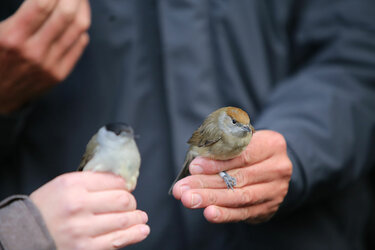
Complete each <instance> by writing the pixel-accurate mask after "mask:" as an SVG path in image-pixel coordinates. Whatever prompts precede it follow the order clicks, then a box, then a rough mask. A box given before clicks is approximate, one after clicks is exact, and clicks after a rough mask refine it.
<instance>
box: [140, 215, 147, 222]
mask: <svg viewBox="0 0 375 250" xmlns="http://www.w3.org/2000/svg"><path fill="white" fill-rule="evenodd" d="M141 216H142V221H143V223H146V222H147V221H148V216H147V214H146V213H145V212H143V213H142V215H141Z"/></svg>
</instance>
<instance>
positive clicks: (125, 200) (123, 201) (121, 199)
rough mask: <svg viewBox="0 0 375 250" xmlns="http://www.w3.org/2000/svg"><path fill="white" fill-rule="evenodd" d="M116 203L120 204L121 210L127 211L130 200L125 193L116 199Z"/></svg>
mask: <svg viewBox="0 0 375 250" xmlns="http://www.w3.org/2000/svg"><path fill="white" fill-rule="evenodd" d="M117 201H118V202H119V203H120V205H121V208H122V209H124V210H125V209H127V208H128V207H129V205H130V198H129V196H128V195H127V194H126V193H121V194H120V195H119V197H118V198H117Z"/></svg>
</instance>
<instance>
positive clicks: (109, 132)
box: [97, 122, 134, 147]
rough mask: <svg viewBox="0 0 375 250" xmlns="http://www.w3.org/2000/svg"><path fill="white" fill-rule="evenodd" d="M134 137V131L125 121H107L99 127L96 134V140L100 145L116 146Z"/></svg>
mask: <svg viewBox="0 0 375 250" xmlns="http://www.w3.org/2000/svg"><path fill="white" fill-rule="evenodd" d="M133 139H134V131H133V129H132V127H131V126H129V125H128V124H126V123H121V122H116V123H109V124H107V125H105V126H103V127H101V128H100V129H99V131H98V134H97V141H98V143H99V144H100V145H106V146H109V147H117V146H121V145H123V144H125V143H127V142H128V141H129V140H133Z"/></svg>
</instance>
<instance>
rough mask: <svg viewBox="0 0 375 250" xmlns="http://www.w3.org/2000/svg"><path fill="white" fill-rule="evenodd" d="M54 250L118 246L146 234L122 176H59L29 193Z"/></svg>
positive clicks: (144, 218)
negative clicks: (50, 237) (53, 241)
mask: <svg viewBox="0 0 375 250" xmlns="http://www.w3.org/2000/svg"><path fill="white" fill-rule="evenodd" d="M30 198H31V200H32V201H33V202H34V203H35V205H36V206H37V207H38V208H39V210H40V212H41V214H42V216H43V218H44V220H45V222H46V225H47V228H48V230H49V232H50V233H51V235H52V237H53V238H54V240H55V244H56V246H57V248H58V249H60V250H61V249H93V250H101V249H103V250H104V249H118V248H121V247H125V246H128V245H131V244H134V243H137V242H140V241H142V240H144V239H145V238H146V237H147V235H148V234H149V233H150V228H149V227H148V225H146V222H147V220H148V217H147V214H146V213H145V212H143V211H140V210H137V209H136V206H137V204H136V200H135V198H134V196H133V195H132V194H131V193H129V192H128V191H127V190H126V189H125V181H124V179H123V178H121V177H119V176H116V175H113V174H108V173H94V172H74V173H68V174H64V175H61V176H59V177H57V178H56V179H54V180H52V181H50V182H48V183H47V184H45V185H44V186H42V187H40V188H39V189H37V190H36V191H34V192H33V193H32V194H31V195H30Z"/></svg>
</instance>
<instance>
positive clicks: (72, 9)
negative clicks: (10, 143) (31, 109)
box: [0, 0, 91, 114]
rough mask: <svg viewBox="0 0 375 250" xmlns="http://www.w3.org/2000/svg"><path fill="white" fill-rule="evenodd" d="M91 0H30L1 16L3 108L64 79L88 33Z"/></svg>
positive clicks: (0, 91) (6, 110)
mask: <svg viewBox="0 0 375 250" xmlns="http://www.w3.org/2000/svg"><path fill="white" fill-rule="evenodd" d="M90 22H91V17H90V6H89V2H88V0H25V2H24V3H23V4H22V5H21V7H20V8H19V9H18V10H17V12H16V13H15V14H14V15H12V16H11V17H9V18H8V19H6V20H4V21H2V22H0V114H7V113H10V112H12V111H14V110H16V109H17V108H19V107H21V106H22V105H23V104H24V103H26V102H28V101H30V100H31V99H33V98H35V97H38V96H40V95H41V94H42V93H44V92H45V91H47V90H48V89H50V88H51V87H52V86H54V85H55V84H56V83H58V82H60V81H62V80H64V79H65V78H66V77H67V76H68V74H69V73H70V72H71V70H72V69H73V66H74V65H75V64H76V62H77V61H78V59H79V57H80V56H81V54H82V52H83V50H84V48H85V47H86V45H87V43H88V40H89V36H88V34H87V29H88V28H89V26H90Z"/></svg>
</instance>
